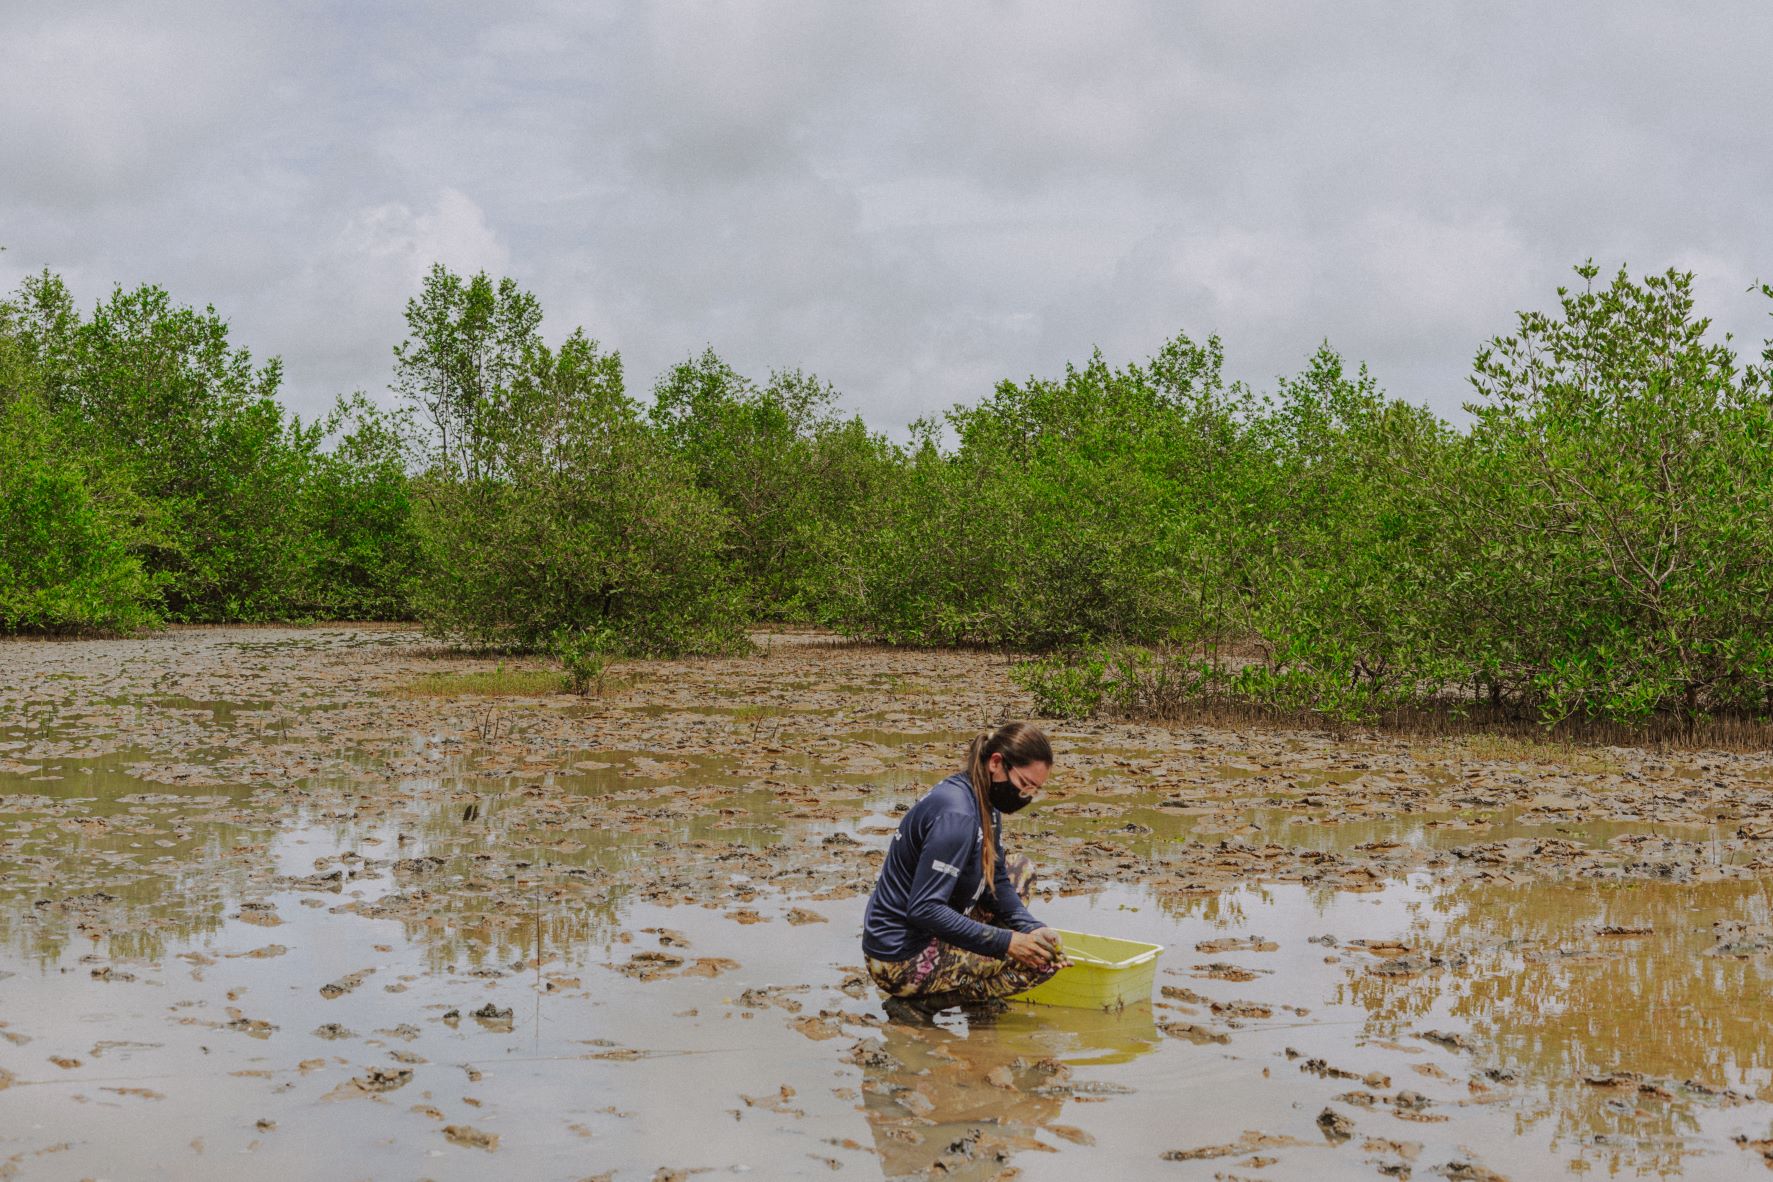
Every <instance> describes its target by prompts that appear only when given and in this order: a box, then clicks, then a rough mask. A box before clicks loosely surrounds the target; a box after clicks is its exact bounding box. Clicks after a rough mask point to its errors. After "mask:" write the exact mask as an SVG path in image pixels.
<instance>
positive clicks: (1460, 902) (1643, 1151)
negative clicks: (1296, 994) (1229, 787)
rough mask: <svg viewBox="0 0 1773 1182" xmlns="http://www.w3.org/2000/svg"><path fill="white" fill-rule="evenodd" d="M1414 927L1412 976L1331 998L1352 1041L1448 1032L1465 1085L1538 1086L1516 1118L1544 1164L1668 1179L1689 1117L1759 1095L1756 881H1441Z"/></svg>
mask: <svg viewBox="0 0 1773 1182" xmlns="http://www.w3.org/2000/svg"><path fill="white" fill-rule="evenodd" d="M1424 912H1425V914H1424V917H1423V918H1424V922H1422V923H1421V924H1420V925H1419V928H1418V932H1417V937H1418V938H1417V939H1416V940H1415V941H1413V944H1414V946H1415V948H1416V955H1418V956H1420V957H1421V958H1423V959H1424V960H1425V961H1426V963H1427V965H1428V966H1430V967H1428V968H1427V971H1424V972H1421V973H1412V974H1408V975H1395V976H1394V975H1388V974H1384V973H1381V972H1375V971H1373V968H1374V966H1372V965H1369V964H1363V965H1362V968H1363V969H1364V970H1365V971H1362V972H1359V973H1356V974H1352V975H1350V976H1349V977H1348V979H1347V980H1346V982H1345V984H1344V985H1343V987H1342V989H1341V991H1340V996H1339V998H1338V1000H1341V1001H1347V1002H1352V1003H1354V1004H1358V1005H1360V1006H1362V1007H1363V1008H1364V1009H1365V1010H1366V1011H1367V1013H1368V1015H1369V1017H1368V1021H1367V1030H1366V1032H1367V1035H1368V1037H1374V1038H1394V1037H1407V1036H1408V1035H1410V1034H1411V1033H1419V1032H1420V1031H1421V1030H1423V1029H1425V1028H1432V1027H1435V1026H1438V1025H1443V1024H1444V1023H1445V1020H1446V1019H1453V1020H1455V1021H1456V1023H1457V1025H1455V1026H1454V1027H1453V1029H1456V1030H1460V1031H1462V1032H1463V1037H1464V1038H1465V1040H1466V1041H1467V1042H1468V1044H1469V1045H1470V1046H1471V1047H1472V1048H1474V1062H1473V1066H1474V1068H1476V1069H1477V1074H1476V1078H1477V1079H1478V1080H1479V1085H1478V1086H1479V1087H1480V1088H1483V1087H1484V1084H1485V1082H1486V1081H1487V1082H1488V1083H1489V1084H1490V1085H1491V1087H1492V1088H1493V1089H1495V1090H1497V1091H1502V1090H1506V1089H1507V1088H1508V1086H1509V1085H1512V1084H1516V1083H1530V1084H1534V1085H1537V1086H1538V1088H1541V1089H1543V1091H1540V1092H1538V1093H1537V1094H1536V1095H1531V1096H1530V1098H1529V1099H1527V1100H1526V1101H1525V1102H1523V1103H1520V1104H1519V1105H1518V1108H1517V1111H1518V1113H1519V1119H1520V1124H1521V1128H1522V1130H1523V1131H1524V1130H1525V1129H1528V1128H1532V1127H1533V1126H1535V1125H1539V1124H1544V1123H1549V1126H1550V1129H1551V1132H1552V1145H1553V1147H1554V1148H1555V1149H1567V1150H1569V1151H1572V1152H1574V1153H1575V1154H1576V1155H1577V1156H1578V1157H1579V1158H1580V1159H1582V1160H1586V1161H1590V1162H1592V1163H1593V1164H1594V1165H1595V1166H1597V1167H1599V1168H1604V1169H1606V1170H1608V1171H1609V1172H1614V1171H1619V1170H1624V1169H1627V1168H1630V1169H1635V1170H1639V1171H1648V1172H1652V1173H1673V1172H1679V1171H1681V1170H1682V1169H1683V1168H1685V1167H1686V1165H1687V1164H1688V1163H1687V1158H1688V1156H1689V1150H1688V1138H1690V1137H1692V1136H1693V1135H1694V1134H1695V1133H1696V1132H1697V1131H1698V1130H1699V1113H1700V1111H1701V1110H1702V1109H1704V1108H1715V1107H1717V1106H1719V1105H1723V1106H1730V1105H1735V1104H1740V1103H1743V1102H1746V1101H1748V1100H1750V1099H1751V1098H1753V1097H1755V1096H1756V1095H1758V1094H1762V1093H1764V1091H1765V1089H1767V1088H1768V1086H1769V1084H1770V1083H1773V1026H1770V1025H1769V1024H1768V1023H1766V1022H1765V1021H1764V1020H1763V1017H1762V1015H1763V1012H1764V1010H1763V1007H1764V999H1765V998H1766V996H1767V993H1768V989H1769V987H1770V986H1773V955H1770V954H1773V922H1770V920H1773V904H1770V901H1769V897H1768V890H1767V887H1766V886H1765V885H1764V884H1761V883H1756V882H1713V883H1705V884H1682V885H1677V884H1669V883H1543V882H1541V883H1529V884H1495V883H1471V882H1464V883H1451V884H1446V885H1444V886H1441V887H1439V888H1437V889H1436V890H1435V891H1434V892H1433V893H1432V895H1430V896H1428V903H1427V906H1426V907H1425V908H1424ZM1362 959H1363V960H1365V961H1371V960H1372V959H1373V958H1371V957H1364V958H1362ZM1437 965H1439V966H1445V967H1434V966H1437ZM1409 967H1415V966H1414V965H1412V966H1409ZM1486 1090H1489V1089H1486Z"/></svg>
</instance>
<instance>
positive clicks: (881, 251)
mask: <svg viewBox="0 0 1773 1182" xmlns="http://www.w3.org/2000/svg"><path fill="white" fill-rule="evenodd" d="M1769 47H1773V5H1768V4H1766V3H1764V2H1762V0H1746V2H1736V3H1732V2H1716V3H1708V4H1705V5H1674V4H1666V3H1656V4H1648V3H1630V2H1622V0H1608V2H1604V3H1602V2H1587V3H1584V2H1578V0H1572V2H1569V3H1560V4H1544V3H1521V4H1505V3H1492V4H1484V5H1462V6H1455V5H1446V4H1413V5H1406V4H1403V3H1397V2H1391V3H1363V2H1359V0H1344V2H1342V3H1338V4H1327V3H1315V4H1288V3H1261V4H1252V3H1247V2H1244V0H1235V2H1226V3H1176V2H1175V0H1154V2H1151V3H1139V2H1134V0H1094V2H1092V3H1088V4H1060V3H1056V2H1055V3H1044V4H1014V3H989V2H980V3H973V4H954V3H940V4H937V3H930V4H917V3H904V2H900V3H891V4H873V3H868V2H866V0H843V2H840V3H833V2H830V0H826V2H820V3H815V2H799V0H754V2H743V3H742V2H739V0H726V2H721V3H683V4H678V3H636V4H622V3H596V4H582V3H568V2H566V0H559V2H557V3H526V2H524V0H511V2H507V3H501V4H497V5H491V4H485V3H474V4H446V3H424V4H417V3H414V4H394V3H388V4H371V5H365V4H360V3H344V2H339V3H333V4H325V3H307V4H300V5H296V4H286V5H263V4H240V3H238V2H237V0H216V2H214V3H173V2H163V3H155V4H146V5H144V4H123V3H111V4H90V3H80V2H79V0H60V2H58V3H55V4H24V3H16V2H9V3H5V4H0V110H3V111H4V112H5V115H6V117H5V118H4V120H0V245H3V246H5V247H6V248H7V249H6V251H5V253H4V254H0V284H4V286H5V287H7V288H11V287H12V286H13V285H15V284H16V282H17V281H18V279H19V277H20V276H22V275H24V274H26V273H28V272H31V271H35V270H37V269H39V268H42V267H49V268H51V269H53V270H56V271H59V272H61V273H63V274H64V275H65V276H66V277H67V278H68V279H69V281H70V282H71V283H73V284H74V286H75V290H76V293H77V295H78V296H79V297H80V298H81V300H82V302H84V303H90V302H91V301H93V300H95V299H97V298H99V297H100V296H102V295H104V294H105V293H106V292H107V291H108V290H109V289H110V288H111V286H112V285H113V284H118V283H121V284H126V285H133V284H135V283H138V282H141V281H144V280H151V281H154V282H158V283H161V284H163V285H164V286H166V287H168V288H170V289H171V290H172V291H173V293H174V294H175V295H176V296H177V297H179V298H180V299H182V300H185V301H188V302H192V303H196V304H200V305H201V304H204V303H213V304H214V305H215V306H216V307H217V309H218V310H220V311H221V312H222V313H223V314H224V315H225V316H227V317H228V319H229V320H230V321H231V323H232V324H233V325H234V328H235V333H236V337H237V339H238V340H239V341H240V342H242V343H244V344H247V345H248V346H250V347H251V348H252V349H253V351H254V352H255V353H258V354H273V353H274V354H279V355H281V356H282V357H283V359H284V362H285V366H286V370H287V375H288V380H287V386H286V397H287V400H288V401H289V402H290V404H291V405H293V406H294V407H296V408H297V409H298V410H301V411H303V412H305V413H311V412H313V411H315V410H317V409H319V408H321V407H323V406H324V405H325V404H326V403H328V402H329V401H330V400H331V397H332V395H333V394H334V393H336V392H339V391H344V390H350V389H354V388H363V389H367V390H369V391H370V392H371V393H374V394H378V395H379V396H383V397H385V396H386V390H385V387H386V383H387V380H388V376H389V355H390V349H391V346H392V345H393V344H394V343H395V342H396V341H398V340H399V339H400V337H401V335H402V322H401V309H402V307H403V306H404V302H405V300H406V298H407V297H408V296H410V295H411V294H412V293H413V292H414V291H415V290H416V289H417V285H418V282H419V279H420V277H421V275H422V274H423V273H424V271H425V269H426V268H427V267H428V266H429V264H430V263H431V262H432V261H434V260H440V261H442V262H444V263H446V264H448V265H449V266H451V267H453V268H455V269H457V270H463V271H471V270H475V269H479V268H485V269H487V270H489V271H492V272H495V273H498V274H508V275H512V276H514V277H516V278H517V279H518V280H519V281H520V282H522V283H523V284H524V285H525V286H527V287H529V288H530V289H531V290H533V291H535V292H536V293H537V294H538V295H539V296H540V297H541V300H542V303H543V307H544V308H545V309H546V310H547V313H548V320H547V324H546V326H545V327H546V330H547V332H548V335H550V336H554V337H558V336H562V335H564V334H565V333H566V332H567V331H569V330H570V329H571V327H572V326H574V325H583V326H585V328H586V329H587V331H589V332H590V333H591V334H592V335H593V336H595V337H597V338H598V339H600V340H602V341H603V342H604V343H605V344H606V345H610V346H613V347H616V348H618V349H620V350H621V352H622V354H623V356H624V358H625V360H626V362H627V366H628V374H629V382H630V387H631V389H634V390H637V391H640V392H645V391H646V390H648V389H650V387H651V383H652V381H653V379H654V377H655V376H656V375H657V374H658V373H659V372H660V371H661V370H662V369H663V368H664V367H666V366H667V365H669V364H671V363H672V362H674V361H676V360H678V359H681V358H682V357H684V356H686V355H688V354H689V353H691V352H696V351H700V350H701V349H702V348H703V347H704V346H707V345H713V346H714V347H715V348H716V349H717V350H718V351H720V352H721V353H722V354H723V355H725V356H726V357H727V358H728V359H729V360H731V361H732V362H733V363H734V364H736V365H737V366H738V367H739V368H740V369H742V370H745V371H747V372H752V373H755V374H759V375H761V374H763V373H764V372H767V370H769V369H770V368H772V367H785V366H800V367H803V368H806V369H810V370H812V371H815V372H817V373H819V374H820V375H822V376H824V377H826V378H829V379H830V380H832V381H833V382H835V383H836V384H837V386H838V387H839V389H840V390H842V391H843V393H844V396H845V399H846V401H847V403H848V404H849V405H850V406H852V407H854V408H855V409H858V410H860V411H861V412H862V413H864V414H865V415H866V416H867V417H868V418H869V420H870V421H871V422H873V423H874V424H875V425H877V426H880V427H883V428H896V427H898V426H901V425H902V424H904V423H905V422H906V421H907V420H909V419H911V418H912V417H914V416H916V415H919V414H923V413H927V412H929V411H932V410H939V409H941V408H944V407H946V406H948V405H950V404H952V403H954V402H956V401H971V400H974V399H976V398H978V397H979V396H980V395H982V394H984V393H985V392H987V391H988V390H989V389H990V387H991V385H992V383H993V382H995V381H996V380H998V379H1000V378H1003V377H1022V376H1026V375H1028V374H1030V373H1036V374H1047V373H1052V372H1054V371H1056V370H1057V369H1059V367H1061V366H1062V365H1063V364H1064V362H1065V361H1066V360H1067V359H1078V358H1082V357H1084V356H1086V355H1087V354H1088V351H1089V350H1090V348H1091V347H1092V346H1095V345H1100V346H1101V347H1102V348H1103V350H1104V351H1105V352H1106V353H1107V354H1108V355H1109V356H1110V357H1111V358H1115V359H1123V358H1134V357H1143V356H1146V355H1148V354H1149V353H1151V352H1153V351H1154V350H1155V349H1156V348H1157V346H1158V345H1159V344H1160V343H1161V342H1162V341H1163V340H1164V339H1166V338H1167V337H1169V336H1170V335H1172V334H1174V333H1175V332H1177V331H1186V332H1188V333H1190V334H1191V335H1195V336H1197V337H1198V336H1205V335H1206V334H1208V333H1214V332H1216V333H1219V334H1220V335H1221V336H1222V337H1223V338H1224V339H1225V342H1226V347H1227V351H1228V355H1229V368H1230V369H1231V371H1232V372H1233V373H1234V374H1235V375H1237V376H1241V377H1244V378H1247V379H1249V380H1251V381H1253V382H1256V383H1258V384H1260V385H1268V384H1270V383H1271V382H1272V380H1273V378H1274V377H1275V375H1277V374H1280V373H1283V372H1291V371H1294V370H1296V369H1297V368H1298V367H1299V366H1300V364H1301V363H1302V361H1303V359H1304V358H1305V357H1306V356H1307V355H1308V354H1309V353H1310V352H1311V350H1312V349H1313V348H1314V347H1315V346H1316V345H1317V344H1318V342H1319V341H1321V340H1323V339H1325V338H1327V339H1329V340H1330V342H1331V343H1332V344H1333V345H1334V346H1335V347H1337V348H1338V349H1340V350H1341V351H1342V352H1343V353H1344V354H1345V355H1347V356H1349V357H1350V358H1353V359H1357V360H1365V361H1367V362H1368V363H1369V364H1370V365H1371V366H1372V368H1373V370H1374V372H1375V373H1376V374H1377V375H1378V377H1379V378H1380V380H1381V382H1382V383H1383V384H1384V385H1385V386H1386V387H1387V388H1388V389H1389V390H1391V391H1392V392H1393V393H1395V394H1398V395H1401V396H1404V397H1407V398H1409V399H1411V400H1412V401H1417V402H1427V403H1429V404H1430V405H1432V406H1434V407H1435V408H1436V409H1438V410H1441V411H1443V412H1447V413H1454V412H1456V410H1457V407H1458V406H1459V404H1460V402H1461V401H1462V400H1463V399H1464V398H1465V397H1466V387H1465V382H1464V378H1465V374H1466V372H1467V371H1468V369H1469V366H1470V361H1471V356H1472V353H1473V352H1474V350H1475V348H1476V346H1477V344H1478V343H1479V342H1480V341H1481V340H1482V339H1483V338H1484V337H1486V336H1488V335H1490V334H1493V333H1495V332H1499V331H1504V330H1506V329H1507V328H1508V326H1509V324H1510V322H1511V315H1512V313H1513V311H1514V310H1516V309H1518V308H1522V307H1528V306H1543V305H1546V304H1548V303H1550V302H1551V300H1552V298H1553V291H1554V288H1555V287H1556V285H1557V284H1558V283H1559V282H1562V281H1563V280H1564V279H1565V277H1566V276H1567V275H1568V268H1569V266H1570V264H1572V263H1574V262H1577V261H1580V260H1581V259H1584V258H1587V257H1590V256H1593V257H1594V258H1595V259H1596V260H1597V261H1598V262H1600V263H1602V264H1603V266H1604V267H1605V268H1607V269H1611V268H1612V267H1615V266H1617V265H1618V264H1620V263H1622V262H1623V263H1627V264H1629V265H1630V266H1631V267H1632V269H1633V270H1634V271H1640V272H1641V271H1644V270H1651V269H1655V270H1660V269H1662V268H1664V267H1667V266H1670V265H1676V266H1680V267H1683V268H1688V269H1692V270H1695V271H1696V272H1697V273H1698V275H1699V279H1700V297H1701V305H1702V308H1703V310H1705V311H1707V312H1709V313H1710V314H1711V315H1713V316H1714V318H1715V319H1716V320H1717V321H1718V323H1719V324H1720V325H1721V326H1724V327H1728V328H1730V329H1732V330H1734V331H1736V332H1737V334H1738V336H1739V337H1740V338H1747V339H1752V340H1753V341H1754V342H1756V345H1755V351H1757V352H1758V349H1759V345H1758V342H1759V341H1760V339H1761V338H1762V337H1763V336H1765V335H1768V333H1769V330H1773V322H1769V321H1768V320H1767V318H1766V311H1767V306H1766V301H1764V300H1762V299H1761V298H1760V297H1758V296H1757V297H1752V298H1751V297H1750V296H1748V295H1747V294H1746V293H1745V290H1744V289H1746V288H1747V287H1748V286H1749V283H1750V281H1751V280H1754V279H1756V278H1767V279H1773V217H1770V216H1769V214H1768V209H1769V196H1770V195H1773V142H1770V141H1773V132H1770V129H1773V80H1770V79H1773V71H1769V70H1768V69H1767V68H1766V62H1767V53H1768V50H1769Z"/></svg>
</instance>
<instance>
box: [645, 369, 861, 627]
mask: <svg viewBox="0 0 1773 1182" xmlns="http://www.w3.org/2000/svg"><path fill="white" fill-rule="evenodd" d="M836 405H837V393H836V391H835V390H833V389H832V388H831V386H830V385H829V384H828V383H824V382H821V381H819V380H818V379H817V378H815V377H813V376H811V375H809V374H803V373H801V372H800V371H798V370H792V371H788V372H783V373H775V374H772V375H770V380H769V381H768V383H766V384H765V385H763V386H758V385H756V384H755V383H753V382H751V381H750V380H749V379H747V378H745V377H743V376H742V375H740V374H739V373H738V372H736V371H735V370H733V369H732V367H730V366H729V365H727V364H726V363H725V362H724V361H722V360H721V359H720V358H719V357H718V356H716V355H715V353H714V352H713V350H709V351H707V352H705V353H703V354H702V356H700V357H699V358H696V359H694V360H691V361H686V362H683V363H682V364H680V365H677V366H674V367H673V368H672V369H671V370H669V371H668V372H667V373H666V374H665V375H664V376H663V377H661V378H660V379H659V381H658V383H657V384H656V385H655V386H654V388H653V406H652V408H651V412H650V418H651V421H652V423H653V425H654V427H655V428H656V430H657V431H658V433H659V434H660V435H661V436H662V437H663V439H664V441H665V442H666V444H667V445H668V446H669V447H670V448H671V450H672V451H673V452H675V453H676V455H677V456H678V457H679V458H680V459H681V460H682V461H683V462H684V463H685V464H686V465H688V467H689V469H690V470H691V471H692V472H694V474H695V481H696V484H697V486H698V487H700V488H701V489H703V490H705V491H706V492H708V493H710V494H711V495H713V496H714V497H715V498H716V499H717V500H718V501H719V503H720V505H721V506H722V507H723V508H724V509H725V510H726V513H727V518H728V521H729V522H730V527H729V532H728V535H727V547H728V551H729V553H730V555H731V557H732V559H733V562H734V564H735V566H736V567H737V569H738V571H739V573H740V576H741V578H742V579H743V580H744V584H745V593H746V595H747V597H748V599H749V602H750V604H751V610H752V611H753V613H754V614H757V615H759V616H762V617H764V618H770V619H796V620H806V619H820V618H823V617H824V616H825V615H826V614H827V610H828V605H829V602H830V600H831V584H832V580H833V565H834V563H835V562H837V561H838V560H839V559H840V557H841V549H842V546H843V544H844V541H845V539H846V538H847V537H848V536H849V535H850V534H852V533H853V532H854V531H855V528H856V525H857V522H858V521H859V519H860V515H861V514H862V513H863V512H864V511H865V506H867V505H868V503H869V502H870V500H871V499H872V498H873V497H874V495H875V494H876V493H877V492H878V490H879V489H880V487H881V486H882V484H883V483H884V482H885V480H886V479H887V478H888V477H889V476H890V475H891V472H892V467H893V462H894V458H895V457H894V455H893V452H892V449H891V448H890V447H889V446H888V445H887V444H886V442H885V441H884V440H883V439H882V438H881V437H879V436H878V435H874V434H871V433H870V432H869V431H868V429H867V427H866V426H865V425H864V424H863V423H862V421H861V419H859V418H853V417H852V418H845V417H843V416H842V415H840V414H839V413H838V412H837V409H836Z"/></svg>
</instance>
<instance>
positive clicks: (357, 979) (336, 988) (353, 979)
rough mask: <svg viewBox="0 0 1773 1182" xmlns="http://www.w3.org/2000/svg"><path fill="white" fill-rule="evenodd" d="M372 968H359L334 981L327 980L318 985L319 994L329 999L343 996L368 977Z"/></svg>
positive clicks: (372, 970)
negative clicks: (323, 983)
mask: <svg viewBox="0 0 1773 1182" xmlns="http://www.w3.org/2000/svg"><path fill="white" fill-rule="evenodd" d="M373 972H375V970H374V969H359V970H358V971H357V972H355V973H346V974H345V975H344V976H343V977H340V978H339V979H338V980H336V981H328V982H327V983H326V984H325V985H322V986H321V987H320V996H321V997H324V998H326V999H327V1000H328V1001H331V1000H332V999H333V998H335V997H343V996H345V994H347V993H349V992H351V991H352V990H353V989H355V988H357V987H358V986H359V985H361V984H363V982H364V981H365V980H367V979H368V978H369V975H370V974H371V973H373Z"/></svg>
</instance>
